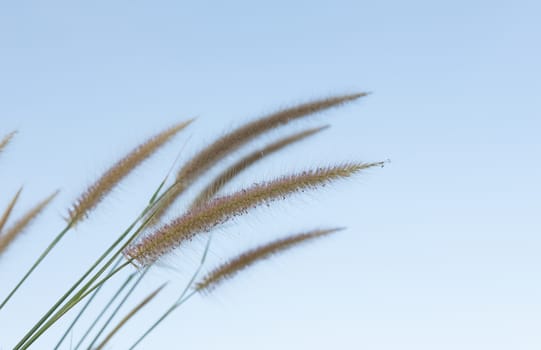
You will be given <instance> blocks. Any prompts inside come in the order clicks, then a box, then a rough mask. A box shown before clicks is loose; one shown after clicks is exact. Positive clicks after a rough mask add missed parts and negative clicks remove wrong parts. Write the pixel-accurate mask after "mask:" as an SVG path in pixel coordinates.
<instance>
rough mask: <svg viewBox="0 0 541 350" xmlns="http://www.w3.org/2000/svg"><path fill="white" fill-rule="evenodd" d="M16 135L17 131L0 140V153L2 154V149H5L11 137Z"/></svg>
mask: <svg viewBox="0 0 541 350" xmlns="http://www.w3.org/2000/svg"><path fill="white" fill-rule="evenodd" d="M16 133H17V131H12V132H10V133H9V134H7V135H6V136H4V138H3V139H2V140H0V153H2V151H3V150H4V148H6V146H7V145H8V143H9V142H10V141H11V139H12V138H13V136H15V134H16Z"/></svg>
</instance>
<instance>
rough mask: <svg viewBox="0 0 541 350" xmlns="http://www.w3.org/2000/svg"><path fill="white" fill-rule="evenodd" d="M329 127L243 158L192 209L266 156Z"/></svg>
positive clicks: (207, 187)
mask: <svg viewBox="0 0 541 350" xmlns="http://www.w3.org/2000/svg"><path fill="white" fill-rule="evenodd" d="M328 127H329V126H328V125H325V126H321V127H318V128H311V129H307V130H304V131H301V132H298V133H295V134H293V135H290V136H287V137H283V138H281V139H279V140H278V141H275V142H273V143H271V144H269V145H267V146H265V147H263V148H260V149H258V150H255V151H254V152H252V153H250V154H248V155H247V156H245V157H243V158H242V159H240V160H239V161H237V162H236V163H234V164H233V165H231V166H230V167H228V168H227V169H225V170H224V171H223V172H222V173H220V174H219V175H218V176H216V178H215V179H214V180H213V181H212V182H211V183H210V184H209V185H207V186H206V187H205V188H204V189H203V190H202V191H201V192H200V194H199V195H198V196H197V198H196V199H195V200H194V201H193V203H192V205H191V209H194V208H195V207H198V206H201V205H203V204H204V203H206V202H208V201H209V200H210V199H212V198H213V197H214V196H215V195H216V194H217V193H218V192H219V191H220V190H221V189H222V188H223V187H224V186H225V185H226V184H227V183H228V182H230V181H231V180H232V179H233V178H235V177H236V176H238V175H240V173H241V172H243V171H244V170H246V169H247V168H248V167H250V166H252V165H253V164H254V163H256V162H258V161H259V160H261V159H263V158H264V157H266V156H269V155H271V154H273V153H275V152H278V151H280V150H282V149H283V148H285V147H287V146H289V145H291V144H293V143H295V142H298V141H301V140H303V139H305V138H307V137H309V136H312V135H314V134H316V133H318V132H320V131H322V130H325V129H327V128H328Z"/></svg>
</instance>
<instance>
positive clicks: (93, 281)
mask: <svg viewBox="0 0 541 350" xmlns="http://www.w3.org/2000/svg"><path fill="white" fill-rule="evenodd" d="M364 96H366V94H365V93H355V94H347V95H338V96H331V97H327V98H323V99H318V100H313V101H308V102H306V103H303V104H299V105H296V106H292V107H289V108H283V109H280V110H278V111H276V112H275V113H272V114H270V115H267V116H263V117H261V118H258V119H255V120H253V121H251V122H248V123H246V124H244V125H242V126H240V127H239V128H237V129H235V130H233V131H231V132H229V133H227V134H225V135H224V136H222V137H220V138H218V139H217V140H216V141H214V142H211V143H210V144H209V145H208V146H207V147H205V148H203V149H202V150H201V151H199V152H198V153H196V155H195V156H193V157H192V158H191V159H189V160H188V161H187V162H186V163H185V164H182V165H181V166H180V167H179V169H178V170H177V171H176V175H175V176H174V178H173V179H172V180H170V179H169V178H168V177H166V178H164V179H163V181H162V182H161V183H158V184H156V189H155V191H154V192H153V193H151V194H149V201H148V204H147V205H146V206H144V207H143V208H141V210H140V213H139V214H138V215H137V217H135V218H133V221H132V222H131V223H128V224H127V225H126V226H127V227H126V229H125V230H124V231H123V232H121V233H120V234H117V236H116V240H115V241H114V242H113V243H112V244H111V245H110V246H109V247H107V249H105V251H103V252H96V259H95V261H94V262H93V263H92V264H91V266H89V267H88V268H87V269H85V272H84V273H83V274H82V275H81V276H79V278H78V279H77V280H76V281H73V284H71V287H69V288H68V289H67V290H66V291H65V293H63V294H62V295H60V296H58V299H57V301H56V302H55V303H54V304H53V305H51V307H50V308H49V309H48V310H47V311H46V312H45V313H44V314H43V315H42V316H41V318H39V319H38V320H37V321H35V322H34V323H30V324H29V325H28V330H27V331H26V333H25V334H22V335H21V337H20V340H19V342H18V343H17V344H14V345H13V346H12V345H11V344H2V334H1V333H2V330H0V347H7V346H9V347H10V348H13V349H14V350H22V349H28V348H33V347H34V346H35V342H36V341H37V340H38V339H40V338H41V337H49V336H51V335H50V332H49V330H50V328H51V327H52V326H53V325H55V324H57V322H58V321H59V320H61V319H64V318H65V317H67V316H68V315H72V318H71V323H70V324H69V325H68V326H67V327H66V329H65V332H64V333H63V336H62V337H61V338H60V339H58V341H57V343H56V346H55V349H62V348H65V349H68V348H69V349H74V350H75V349H89V350H90V349H104V348H107V347H108V346H109V345H108V344H109V342H110V340H111V339H113V338H114V337H120V336H123V337H125V338H127V339H130V338H131V339H132V341H133V343H132V346H131V347H130V349H135V348H137V347H139V346H141V344H143V341H144V340H145V338H146V337H148V336H149V335H151V334H152V332H153V330H154V329H155V328H156V327H158V326H159V325H160V324H161V323H162V322H164V321H165V320H166V319H167V317H168V316H169V315H170V314H171V313H173V312H174V311H176V310H177V309H178V308H179V307H180V306H182V305H183V304H184V303H185V302H187V301H188V300H189V299H190V298H191V297H192V296H193V295H196V294H198V293H200V294H202V295H204V294H206V293H208V292H209V291H211V290H212V291H214V290H215V289H217V288H218V287H219V286H220V285H221V284H222V283H225V282H226V281H228V280H230V279H231V278H232V277H233V276H236V275H238V274H240V273H241V272H242V271H243V270H245V269H246V268H248V267H250V266H252V265H254V264H255V263H257V262H261V261H264V260H267V259H268V258H270V257H271V256H275V255H277V254H279V253H282V252H284V251H286V250H292V249H294V248H298V247H300V246H301V245H304V244H305V243H307V242H309V241H313V240H316V239H318V240H319V239H321V238H323V237H325V236H328V235H330V234H332V233H334V232H336V231H338V230H339V229H313V230H310V231H307V232H304V233H299V234H294V235H289V236H286V237H282V238H278V239H276V240H274V241H271V242H269V243H266V244H262V245H260V246H258V247H256V248H253V249H251V250H248V251H245V252H243V253H240V254H239V255H237V256H234V257H229V259H227V260H226V262H224V263H223V264H222V265H220V266H218V267H215V268H214V269H212V270H210V271H208V272H207V273H206V275H204V276H203V277H201V276H200V275H201V273H202V272H203V271H204V270H206V269H207V268H208V267H207V266H206V265H207V264H206V260H207V259H206V258H207V253H208V250H209V247H210V245H211V242H212V238H213V235H214V231H216V228H218V227H220V226H221V225H223V224H224V223H227V222H230V221H231V219H233V218H239V217H241V216H244V215H247V214H249V213H250V211H251V210H252V209H254V208H257V207H260V206H262V205H267V206H270V205H271V204H273V203H275V202H278V201H283V200H286V199H287V198H288V197H290V196H292V195H295V194H296V195H302V193H303V192H305V191H317V190H318V189H320V188H321V187H323V186H326V185H328V184H332V183H334V182H336V181H339V180H346V179H347V178H350V177H352V176H354V175H358V174H359V173H360V172H362V171H365V170H367V169H370V168H373V167H378V166H382V165H383V163H382V162H361V161H350V162H346V163H341V164H324V165H320V166H315V167H312V168H309V169H306V170H304V171H302V172H297V173H290V174H286V175H282V176H280V177H277V178H275V179H270V180H262V181H259V182H256V183H252V184H248V185H243V186H241V189H239V190H236V191H232V192H231V193H222V192H223V189H224V186H225V185H226V184H227V183H229V182H231V180H232V179H234V178H236V177H239V176H240V175H241V174H242V173H244V172H246V171H248V170H249V169H251V168H252V167H254V166H255V165H257V164H259V163H260V162H264V161H266V160H267V157H268V156H269V155H271V154H275V153H278V152H280V151H282V150H284V149H286V148H288V147H290V146H291V145H293V144H296V143H299V142H301V141H303V140H305V139H307V138H309V137H311V136H313V135H315V134H317V133H319V132H320V131H322V130H323V129H326V128H327V127H328V126H323V127H313V128H307V129H304V130H303V131H301V132H297V133H294V134H289V135H286V136H281V137H279V138H277V139H276V140H274V141H272V142H270V143H268V144H267V145H265V146H263V147H262V148H258V149H255V150H252V151H251V152H249V153H248V154H247V155H245V156H244V157H239V158H238V159H237V160H236V161H235V162H233V163H232V165H229V166H225V165H224V164H223V163H224V162H223V161H224V159H226V158H230V157H233V156H235V154H236V151H237V150H240V149H241V148H243V147H245V146H246V145H247V144H248V143H249V142H250V141H252V140H254V139H256V138H259V137H261V136H262V135H264V134H266V133H268V132H269V131H271V130H279V129H282V128H285V127H287V126H288V125H290V123H291V122H293V121H295V120H301V119H305V118H306V117H308V116H311V115H313V114H315V113H317V112H321V111H324V110H328V109H331V108H335V107H339V106H341V105H343V104H346V103H350V102H353V101H355V100H357V99H359V98H361V97H364ZM192 122H193V120H188V121H183V122H180V123H178V124H176V125H173V126H172V127H170V128H167V129H166V130H164V131H162V132H160V133H158V134H156V135H154V136H152V137H150V138H149V139H148V140H146V141H145V142H143V143H141V144H140V145H138V146H136V147H135V148H134V149H133V150H132V151H131V152H130V153H128V154H127V155H125V156H124V157H122V158H121V159H120V160H118V161H117V162H116V163H115V164H113V165H112V166H111V167H110V168H109V169H108V170H107V171H106V172H105V173H104V174H103V175H102V176H101V177H99V178H98V179H97V180H96V181H95V182H94V183H92V184H91V185H90V186H89V187H88V188H87V189H86V190H85V191H83V192H82V193H81V195H80V196H79V197H78V198H77V199H76V200H75V201H74V203H73V204H72V206H71V207H70V208H69V209H68V215H67V218H66V226H65V227H64V228H63V229H62V230H60V232H59V233H58V234H57V235H56V236H55V238H54V239H53V240H52V242H50V244H49V245H48V246H46V247H44V250H43V251H42V253H41V254H40V255H39V256H37V257H36V258H35V261H34V263H33V265H32V266H31V268H30V269H29V270H28V271H27V272H26V273H25V274H24V275H23V276H22V277H21V279H20V280H19V281H15V283H14V284H13V286H9V285H8V284H7V283H4V284H3V288H2V290H1V292H2V293H5V296H2V297H0V300H1V301H2V302H1V304H0V317H4V316H5V315H4V314H3V308H4V306H5V305H7V304H8V303H12V302H13V300H12V297H13V296H14V295H15V294H17V293H18V291H19V290H20V289H21V288H25V287H26V281H27V280H28V279H30V278H32V277H33V275H34V274H37V273H40V271H39V266H40V264H41V263H42V261H43V260H44V259H46V258H47V257H48V255H49V254H51V253H54V252H56V251H55V248H56V247H57V245H58V244H59V243H60V242H61V241H62V239H63V238H64V237H65V235H66V234H68V233H69V232H70V231H71V230H73V227H74V226H76V225H83V224H84V223H85V219H89V217H90V213H91V212H92V211H94V210H97V209H99V205H100V203H101V202H102V201H104V200H106V198H107V196H108V195H109V194H110V193H111V192H113V191H114V188H115V187H116V186H117V185H118V184H119V183H120V182H121V181H122V180H123V179H124V178H126V177H127V176H128V174H130V173H131V172H132V171H133V170H134V169H135V168H137V167H138V166H139V165H140V164H141V163H143V162H144V161H145V160H146V159H148V158H150V157H151V156H152V155H153V154H154V153H155V152H156V151H157V150H159V149H160V148H162V147H165V146H166V145H167V144H168V143H169V141H171V140H172V139H173V138H174V137H177V135H179V134H180V133H181V131H183V130H185V129H186V128H187V127H188V126H189V125H190V124H191V123H192ZM14 136H15V133H14V132H11V133H8V134H7V135H6V136H4V137H3V138H2V139H0V156H1V155H2V153H3V152H6V151H7V150H8V148H7V146H8V145H10V144H11V143H12V141H13V138H14ZM218 166H221V167H222V171H221V172H219V173H218V175H217V176H215V177H214V178H212V179H207V183H208V184H207V186H205V187H204V188H203V189H202V190H201V191H199V193H197V194H196V196H195V199H193V200H192V201H191V202H188V205H187V208H188V209H187V210H186V211H185V212H182V213H177V214H176V215H175V218H174V219H172V220H170V221H168V222H164V217H165V216H164V214H165V213H166V212H167V211H168V210H170V208H171V205H172V204H173V203H174V202H175V201H186V198H185V193H186V190H187V189H188V188H190V187H191V186H192V185H193V184H194V183H195V182H197V181H200V180H204V179H205V178H206V173H207V172H208V171H209V170H210V169H211V168H213V167H218ZM21 192H22V188H21V189H19V190H18V191H17V192H16V193H15V195H13V196H12V197H11V198H10V199H9V200H8V201H6V204H5V209H4V211H3V212H2V213H1V216H0V258H1V257H2V256H1V255H2V253H3V252H4V251H6V250H7V249H8V248H9V247H10V246H11V244H12V242H13V241H14V240H15V239H16V238H17V237H18V236H19V235H20V234H21V233H22V232H24V231H31V226H30V224H31V223H32V222H33V221H35V220H36V218H37V216H38V215H39V214H41V213H42V212H43V211H44V209H45V208H46V207H47V205H48V204H49V203H50V202H51V201H52V200H53V198H54V197H55V195H56V193H57V192H55V193H54V194H52V195H50V196H49V197H47V198H45V199H44V200H42V201H41V202H39V203H38V204H36V205H35V206H34V207H32V208H30V209H29V210H28V211H27V212H26V214H24V215H23V216H22V217H21V218H19V219H18V220H13V218H12V217H11V216H12V215H11V214H12V211H13V209H14V207H15V206H17V204H18V202H19V198H20V196H21ZM316 225H317V223H316ZM27 234H31V232H27ZM202 234H207V235H202ZM200 235H201V236H203V237H206V238H207V241H206V245H205V248H204V249H203V250H202V251H201V252H200V253H201V259H200V263H199V264H198V266H197V267H196V268H195V269H194V271H193V274H192V275H191V278H190V279H189V281H188V282H187V283H186V285H185V287H184V288H183V289H182V290H179V291H178V298H177V299H176V300H175V301H174V302H173V303H172V304H171V306H170V307H169V309H167V310H166V311H165V312H162V313H156V318H155V319H154V320H151V322H149V323H148V328H147V330H146V331H145V332H143V333H141V334H137V335H134V334H131V333H130V332H128V331H124V329H126V326H127V324H128V322H129V321H130V320H132V319H133V318H136V317H137V315H138V313H139V311H140V310H141V309H142V308H144V307H147V305H152V304H151V301H153V300H154V299H156V298H160V297H162V293H160V292H161V291H162V289H163V288H169V286H166V285H162V286H159V287H155V290H154V291H153V292H152V293H151V294H149V295H148V296H147V297H145V298H144V299H143V300H140V301H139V302H138V303H136V304H135V307H133V308H132V309H131V310H129V311H128V312H125V313H124V315H125V316H124V317H123V318H122V319H121V320H120V321H118V322H117V323H115V322H113V321H114V319H115V318H114V317H115V316H116V315H117V313H118V312H119V311H121V310H122V309H123V307H124V303H125V302H126V301H127V300H128V299H130V298H131V297H132V293H133V291H135V290H136V289H137V288H138V287H139V286H140V282H141V281H142V280H143V279H144V278H145V276H147V275H148V272H149V269H150V268H151V267H153V266H157V262H158V261H160V260H161V259H162V258H163V257H165V256H168V255H169V254H170V253H172V252H174V251H177V250H178V249H179V248H181V247H183V246H188V245H191V244H192V243H191V242H192V240H193V238H194V237H196V236H200ZM13 248H14V249H19V248H20V247H13ZM0 263H4V261H3V260H2V259H0ZM72 263H77V262H72ZM126 269H128V270H131V271H132V272H131V274H129V276H128V277H126V278H125V280H124V281H122V280H121V277H120V276H121V275H120V274H119V272H120V271H125V270H126ZM59 273H61V271H60V272H59ZM136 277H137V278H136ZM105 285H112V286H117V290H116V292H115V293H112V294H111V295H110V296H107V295H105V299H106V300H108V301H107V302H106V303H105V304H101V303H102V302H103V301H101V302H97V301H96V300H99V298H96V296H97V295H98V294H100V293H101V294H103V293H104V292H103V289H102V287H103V286H105ZM126 291H127V292H126ZM123 293H124V294H123ZM121 294H123V295H124V297H123V298H119V296H120V295H121ZM101 299H102V300H103V297H102V298H101ZM83 302H84V305H82V303H83ZM80 305H82V307H78V306H80ZM76 307H77V309H76ZM90 310H95V311H96V310H101V312H99V313H97V316H95V315H96V312H90ZM107 312H109V313H110V316H109V318H108V319H107V320H103V317H104V315H105V314H106V313H107ZM90 315H94V316H90ZM82 320H86V321H87V322H86V323H84V324H85V325H87V324H90V325H89V326H85V327H87V329H86V332H84V334H83V335H82V336H81V337H80V338H79V339H77V340H76V341H75V344H76V345H75V347H70V346H69V345H68V344H67V342H65V340H66V339H67V338H68V335H69V334H71V332H72V330H73V328H74V326H75V325H77V324H80V323H82ZM98 325H100V327H97V326H98Z"/></svg>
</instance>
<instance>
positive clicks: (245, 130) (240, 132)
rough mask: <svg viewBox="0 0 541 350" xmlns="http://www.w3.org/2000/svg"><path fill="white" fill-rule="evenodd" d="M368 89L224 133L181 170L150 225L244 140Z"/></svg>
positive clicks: (359, 96) (308, 105) (295, 108)
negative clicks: (201, 176) (193, 183)
mask: <svg viewBox="0 0 541 350" xmlns="http://www.w3.org/2000/svg"><path fill="white" fill-rule="evenodd" d="M366 95H367V93H364V92H361V93H355V94H347V95H338V96H331V97H327V98H323V99H318V100H313V101H310V102H307V103H303V104H299V105H296V106H293V107H290V108H285V109H281V110H279V111H277V112H275V113H272V114H270V115H268V116H265V117H263V118H259V119H256V120H254V121H252V122H249V123H247V124H244V125H243V126H241V127H239V128H237V129H235V130H233V131H232V132H230V133H228V134H226V135H224V136H222V137H220V138H219V139H217V140H216V141H215V142H213V143H212V144H210V145H209V146H207V147H206V148H204V149H203V150H202V151H200V152H199V153H197V154H196V155H195V156H194V157H193V158H192V159H190V160H189V161H188V162H187V163H186V164H185V165H184V166H183V167H182V168H181V169H180V170H179V171H178V173H177V178H176V181H177V182H176V185H175V186H174V187H173V188H172V189H171V190H170V191H169V193H168V194H167V195H166V196H164V197H163V198H162V199H161V201H160V203H159V206H158V207H157V208H156V210H155V211H154V213H153V218H152V220H151V221H150V222H149V225H155V224H156V223H158V222H159V221H160V219H161V218H162V217H163V216H164V215H165V213H166V212H167V210H168V209H169V207H170V206H171V205H172V204H173V203H174V201H175V200H176V199H177V198H178V197H179V196H180V195H181V194H182V193H184V191H185V190H186V188H187V187H189V186H190V185H191V184H192V182H194V181H195V180H196V179H197V178H198V177H199V176H200V175H202V174H203V173H204V172H205V171H207V170H208V169H209V168H211V167H212V166H214V165H215V164H216V163H217V162H219V161H220V160H221V159H223V158H225V157H227V156H228V155H229V154H231V153H233V152H235V151H236V150H237V149H239V148H240V147H241V146H243V145H244V144H246V143H248V142H250V141H251V140H253V139H255V138H257V137H258V136H260V135H262V134H264V133H266V132H268V131H270V130H272V129H274V128H276V127H279V126H283V125H286V124H288V123H289V122H291V121H294V120H296V119H300V118H303V117H306V116H309V115H312V114H314V113H317V112H320V111H324V110H327V109H329V108H332V107H337V106H340V105H343V104H345V103H347V102H351V101H354V100H356V99H359V98H361V97H364V96H366Z"/></svg>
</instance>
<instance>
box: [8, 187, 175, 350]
mask: <svg viewBox="0 0 541 350" xmlns="http://www.w3.org/2000/svg"><path fill="white" fill-rule="evenodd" d="M166 180H167V177H166V178H164V179H163V180H162V182H161V183H160V185H159V186H158V188H157V189H156V191H154V193H153V194H152V197H151V199H150V200H149V204H148V205H147V207H146V208H145V209H144V210H143V212H142V213H141V214H140V215H139V217H138V218H136V219H135V221H134V222H132V224H131V225H130V226H129V227H128V228H127V229H126V230H125V231H124V232H123V233H122V235H121V236H120V237H119V238H117V240H116V241H115V242H114V243H113V244H112V245H111V246H110V247H109V248H108V249H107V250H106V251H105V252H104V253H103V254H102V255H101V256H100V257H99V258H98V259H97V260H96V262H94V264H93V265H92V266H91V267H90V268H89V269H88V270H87V271H86V272H85V274H84V275H83V276H82V277H80V278H79V280H78V281H77V282H75V284H74V285H73V286H72V287H71V288H70V289H69V290H68V291H67V292H66V293H65V294H64V295H63V296H62V297H61V298H60V299H59V300H58V301H57V302H56V303H55V304H54V305H53V306H52V307H51V308H50V309H49V311H47V313H46V314H45V315H44V316H43V317H42V318H41V319H40V320H39V321H38V322H37V323H36V325H34V327H33V328H32V329H31V330H30V331H29V332H28V333H27V334H26V335H25V336H24V337H23V339H22V340H21V341H20V342H19V344H18V345H17V346H16V348H17V347H18V346H22V344H24V342H25V341H26V340H28V338H29V337H30V336H31V335H32V334H33V333H34V332H35V331H36V330H37V329H38V328H39V327H40V326H41V325H42V324H43V323H44V322H45V321H46V320H47V319H48V318H49V317H50V316H51V314H52V313H53V312H54V311H55V310H56V309H57V308H58V307H59V306H60V305H61V304H62V303H63V302H64V301H65V300H66V299H67V298H68V296H69V295H70V294H71V293H73V291H74V290H75V289H76V288H77V287H78V286H79V285H80V284H81V283H82V282H83V281H84V280H85V279H86V277H88V276H89V275H90V273H91V272H92V271H93V270H94V269H95V268H96V267H97V266H98V265H99V264H100V263H101V262H102V261H103V260H104V259H105V258H106V257H107V255H109V253H110V252H111V251H112V250H113V249H114V247H115V246H117V245H118V244H119V243H120V242H122V240H123V239H124V237H125V236H127V235H128V233H129V232H130V231H131V230H132V229H133V228H134V227H135V225H136V224H137V222H139V220H141V219H142V218H143V217H145V215H146V214H147V212H148V211H149V210H150V209H151V208H152V207H153V206H154V205H155V204H156V202H158V201H159V200H160V199H161V198H163V196H164V195H165V194H166V193H167V192H168V191H169V190H170V188H168V189H167V190H166V191H165V192H164V193H163V194H161V195H160V196H158V193H159V192H160V191H161V189H162V188H163V186H164V184H165V182H166ZM146 223H148V220H146V221H145V223H143V224H142V225H141V227H140V230H142V228H143V227H144V226H145V224H146ZM67 230H69V227H67V228H66V230H65V231H66V232H67ZM66 232H61V234H60V235H59V236H62V235H63V234H65V233H66ZM60 238H61V237H57V240H56V241H59V240H60ZM54 244H56V243H55V242H54V241H53V243H52V244H51V245H52V246H54ZM50 247H51V246H50ZM42 255H43V254H42ZM45 255H46V254H45ZM20 284H22V283H20ZM20 284H19V285H20ZM12 293H13V292H12Z"/></svg>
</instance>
